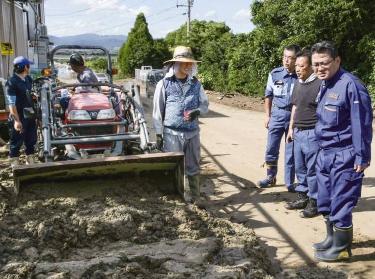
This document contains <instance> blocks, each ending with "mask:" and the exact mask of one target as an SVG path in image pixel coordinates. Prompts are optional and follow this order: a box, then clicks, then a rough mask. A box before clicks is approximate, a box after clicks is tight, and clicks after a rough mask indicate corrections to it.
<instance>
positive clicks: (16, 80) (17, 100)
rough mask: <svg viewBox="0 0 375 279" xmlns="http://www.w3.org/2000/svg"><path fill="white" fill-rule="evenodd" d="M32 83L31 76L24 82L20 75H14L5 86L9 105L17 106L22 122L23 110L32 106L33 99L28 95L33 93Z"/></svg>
mask: <svg viewBox="0 0 375 279" xmlns="http://www.w3.org/2000/svg"><path fill="white" fill-rule="evenodd" d="M32 82H33V81H32V79H31V77H30V76H26V77H25V80H22V79H21V78H20V77H19V76H18V75H16V74H13V76H12V77H11V78H10V79H9V80H8V81H7V82H6V84H5V90H6V95H7V99H8V103H9V105H15V106H16V108H17V112H18V116H19V117H20V120H22V119H23V109H24V108H25V107H31V106H32V103H31V99H30V98H31V97H30V98H28V96H27V93H28V92H30V91H31V88H32Z"/></svg>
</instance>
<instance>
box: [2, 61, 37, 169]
mask: <svg viewBox="0 0 375 279" xmlns="http://www.w3.org/2000/svg"><path fill="white" fill-rule="evenodd" d="M30 64H32V62H30V61H29V60H28V59H26V58H25V57H23V56H18V57H16V58H15V59H14V61H13V67H14V74H13V76H12V77H11V78H10V79H9V80H8V81H7V83H6V84H5V88H6V95H7V99H8V104H9V112H10V117H9V121H8V123H9V131H10V142H9V143H10V145H9V147H10V152H9V157H10V161H11V165H12V166H16V165H18V164H19V159H18V157H19V155H20V148H21V146H22V144H25V147H26V148H25V154H26V164H32V163H34V159H33V154H34V145H35V144H36V141H37V132H36V120H35V112H34V110H33V105H32V97H31V95H30V92H31V88H32V79H31V77H30V76H29V73H30Z"/></svg>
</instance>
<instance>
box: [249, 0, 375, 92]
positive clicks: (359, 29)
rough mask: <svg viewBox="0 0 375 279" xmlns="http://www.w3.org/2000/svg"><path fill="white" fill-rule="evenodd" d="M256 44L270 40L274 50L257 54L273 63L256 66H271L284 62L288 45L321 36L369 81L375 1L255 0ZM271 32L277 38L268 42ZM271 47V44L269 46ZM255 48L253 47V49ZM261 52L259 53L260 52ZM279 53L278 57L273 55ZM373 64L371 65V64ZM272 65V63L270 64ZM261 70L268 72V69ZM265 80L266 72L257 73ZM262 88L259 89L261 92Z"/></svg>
mask: <svg viewBox="0 0 375 279" xmlns="http://www.w3.org/2000/svg"><path fill="white" fill-rule="evenodd" d="M251 11H252V16H253V19H252V20H253V22H254V24H255V25H256V28H255V30H254V31H253V33H254V34H257V35H256V36H255V37H254V40H255V41H254V44H253V45H255V46H260V45H264V44H267V45H268V46H271V47H272V48H271V53H267V52H263V53H258V54H256V55H257V56H258V57H257V59H256V60H258V59H259V60H262V57H261V56H262V55H263V56H265V57H268V58H270V61H272V64H273V65H270V63H266V64H264V66H261V65H260V64H256V66H257V67H259V66H260V67H262V68H263V69H264V68H265V67H267V68H268V70H271V68H272V67H274V66H277V65H279V64H280V63H281V51H282V48H283V47H284V46H285V45H288V44H291V43H296V44H299V45H301V46H303V47H306V46H311V45H312V44H314V43H316V42H318V41H321V40H332V41H334V42H335V43H336V44H337V46H338V48H339V52H340V55H341V57H342V60H343V66H344V67H345V68H346V69H348V70H350V71H354V72H356V73H357V74H359V76H360V77H361V78H363V79H364V80H365V81H366V82H369V81H370V79H369V77H370V75H369V69H371V68H373V67H372V66H371V65H372V64H371V63H369V60H368V56H369V55H371V53H372V50H373V48H372V47H373V44H372V43H371V39H370V38H371V37H373V36H369V34H374V31H373V30H374V27H375V2H374V1H366V0H263V1H260V0H256V1H255V2H254V3H253V4H252V5H251ZM270 34H274V36H275V37H274V38H276V41H275V40H272V41H274V42H273V43H272V44H269V41H270V38H269V36H270ZM267 48H268V47H267ZM253 50H254V49H252V48H251V49H250V51H253ZM259 54H260V56H259ZM276 56H278V57H279V58H278V59H276V60H275V59H274V57H276ZM370 64H371V65H370ZM270 66H271V67H270ZM261 72H265V69H264V70H263V71H261ZM258 78H259V79H260V80H261V81H262V83H263V84H265V82H266V78H267V76H266V75H264V76H258ZM260 91H261V90H259V92H260Z"/></svg>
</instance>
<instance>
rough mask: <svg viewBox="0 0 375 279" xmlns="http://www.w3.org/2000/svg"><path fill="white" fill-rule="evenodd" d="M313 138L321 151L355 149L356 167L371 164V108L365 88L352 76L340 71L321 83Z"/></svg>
mask: <svg viewBox="0 0 375 279" xmlns="http://www.w3.org/2000/svg"><path fill="white" fill-rule="evenodd" d="M317 102H318V108H317V116H318V122H317V124H316V127H315V134H316V136H317V139H318V141H319V146H320V147H321V148H323V149H330V148H337V147H350V146H353V147H354V153H355V154H353V155H354V156H355V164H356V165H364V164H368V163H369V162H370V160H371V141H372V118H373V115H372V108H371V99H370V96H369V94H368V91H367V89H366V87H365V86H364V85H363V83H362V82H361V81H360V80H359V79H358V78H357V77H355V76H354V75H352V74H350V73H348V72H346V71H345V70H343V69H340V70H339V71H338V72H337V73H336V74H335V75H334V76H333V77H332V78H331V79H330V80H328V81H323V83H322V86H321V90H320V93H319V95H318V97H317Z"/></svg>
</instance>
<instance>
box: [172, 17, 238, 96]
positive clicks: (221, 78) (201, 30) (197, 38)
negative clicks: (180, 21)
mask: <svg viewBox="0 0 375 279" xmlns="http://www.w3.org/2000/svg"><path fill="white" fill-rule="evenodd" d="M190 30H191V31H190V37H189V39H188V38H187V34H186V24H185V25H182V26H181V27H180V28H179V29H177V30H176V31H173V32H171V33H169V34H168V35H167V36H166V39H165V41H166V42H167V44H168V46H169V47H170V48H171V49H173V48H174V47H176V46H178V45H186V46H190V47H191V48H192V50H193V53H194V56H195V58H196V59H197V60H201V61H202V63H201V64H200V66H199V78H200V80H201V82H202V84H203V86H204V87H205V88H206V89H211V90H218V91H227V90H228V66H229V62H228V60H227V54H228V53H229V50H230V48H231V47H232V43H233V34H231V33H230V28H229V27H228V26H226V25H225V24H224V23H219V22H213V21H210V22H207V21H198V20H194V21H192V22H191V29H190Z"/></svg>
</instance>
